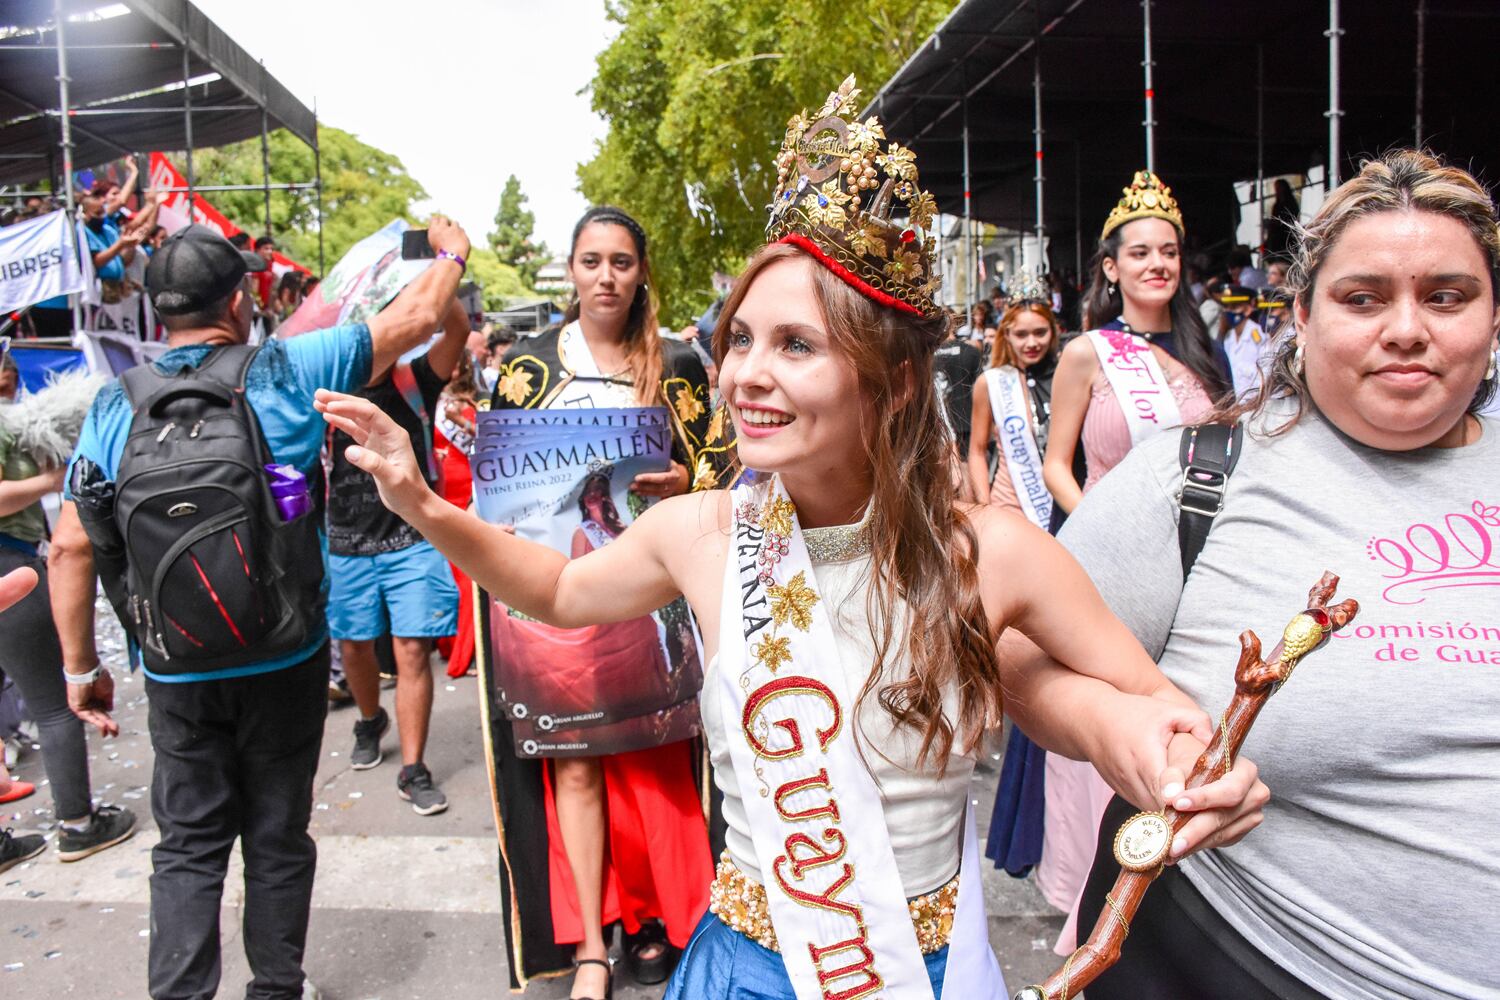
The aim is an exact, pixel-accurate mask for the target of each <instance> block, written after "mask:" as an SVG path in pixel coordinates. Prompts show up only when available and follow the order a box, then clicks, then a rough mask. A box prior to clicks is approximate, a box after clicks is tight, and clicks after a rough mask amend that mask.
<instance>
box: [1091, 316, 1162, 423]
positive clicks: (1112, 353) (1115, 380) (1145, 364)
mask: <svg viewBox="0 0 1500 1000" xmlns="http://www.w3.org/2000/svg"><path fill="white" fill-rule="evenodd" d="M1086 336H1087V337H1088V338H1089V342H1090V343H1092V344H1093V345H1094V353H1095V354H1097V355H1099V367H1100V368H1102V369H1104V377H1105V378H1107V379H1109V384H1110V388H1112V389H1114V391H1115V400H1116V401H1117V402H1118V403H1119V404H1120V410H1121V411H1122V412H1123V413H1124V414H1125V426H1127V427H1128V428H1130V443H1131V445H1132V446H1134V445H1137V444H1140V443H1141V441H1142V440H1144V439H1145V438H1148V437H1150V436H1151V435H1153V434H1155V433H1156V432H1157V431H1163V430H1166V429H1167V428H1168V427H1176V426H1177V425H1179V424H1181V423H1182V414H1181V412H1180V411H1179V410H1178V409H1177V400H1176V399H1175V398H1174V397H1173V396H1172V387H1171V386H1170V385H1168V384H1167V376H1166V375H1165V373H1163V372H1162V370H1161V364H1160V363H1159V362H1158V361H1157V360H1156V354H1155V353H1154V352H1153V351H1152V350H1151V344H1150V343H1149V342H1147V340H1146V338H1145V337H1142V336H1141V335H1140V334H1137V333H1131V332H1129V331H1127V330H1110V329H1104V330H1090V331H1089V332H1088V333H1087V334H1086Z"/></svg>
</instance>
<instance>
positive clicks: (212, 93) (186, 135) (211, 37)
mask: <svg viewBox="0 0 1500 1000" xmlns="http://www.w3.org/2000/svg"><path fill="white" fill-rule="evenodd" d="M125 6H126V7H127V8H129V14H130V15H133V17H122V18H120V19H119V21H121V22H128V23H127V24H121V25H119V26H116V25H114V24H113V23H112V22H111V21H110V20H109V19H106V20H105V21H100V22H92V21H85V22H70V21H69V19H68V18H69V14H70V13H76V12H77V10H78V9H79V4H78V3H76V2H74V0H50V2H49V3H48V4H47V5H46V8H43V7H41V6H37V7H36V8H34V9H35V11H36V13H37V15H38V20H41V19H42V18H43V17H50V23H49V24H45V25H42V26H40V28H39V29H38V34H37V36H36V38H37V41H36V42H35V43H24V42H16V41H7V42H4V43H0V49H3V50H5V51H7V52H16V53H28V54H31V55H37V54H39V53H40V52H44V51H46V50H48V49H51V50H53V51H55V53H56V60H57V105H56V107H46V106H45V105H46V103H47V102H46V99H45V98H44V97H42V96H40V95H37V96H31V93H30V92H29V91H28V92H22V89H21V88H19V87H15V86H13V85H10V84H7V85H6V86H0V99H3V100H4V101H6V102H7V104H8V107H9V108H10V109H11V110H12V111H22V112H29V114H23V115H22V116H21V117H20V118H15V119H12V120H11V121H10V123H9V124H8V125H7V126H6V128H5V129H4V130H0V140H4V141H3V142H0V173H3V175H4V178H5V180H7V181H9V180H20V181H35V180H40V179H41V178H42V177H44V176H45V177H46V178H47V181H48V185H47V186H48V189H49V191H50V192H55V191H56V188H57V185H58V183H59V170H58V167H61V183H62V188H63V190H62V198H63V202H64V205H65V207H66V208H67V210H68V213H69V215H70V216H72V215H73V213H74V209H75V204H74V197H73V177H74V169H75V167H76V166H77V164H76V160H77V154H78V142H77V141H76V137H78V136H81V137H82V141H83V142H84V144H85V145H87V146H88V147H89V152H88V153H87V154H85V155H89V156H100V157H101V160H102V159H103V158H114V157H116V156H122V155H123V156H135V155H137V152H138V151H144V150H147V149H161V148H163V147H164V146H165V148H168V149H170V148H174V147H173V145H171V144H170V143H171V142H175V141H176V140H175V138H174V139H172V140H169V142H168V143H163V142H160V141H156V140H157V139H158V137H159V135H160V131H161V129H160V123H161V121H162V120H163V116H164V115H170V114H171V110H170V107H169V106H168V105H167V104H166V103H164V102H165V101H166V100H169V99H170V95H171V91H172V89H174V88H177V87H180V88H181V90H182V96H181V101H180V108H181V122H182V127H181V132H180V136H181V140H182V149H183V150H184V152H185V162H184V166H185V168H186V169H185V172H184V174H185V178H186V181H187V185H186V188H177V187H167V188H162V189H161V190H163V191H166V192H168V193H176V192H185V193H186V194H187V195H188V198H189V200H190V203H191V201H192V199H195V198H196V197H197V196H198V195H200V194H203V193H205V192H213V191H252V190H253V191H260V192H262V194H263V197H264V206H265V209H264V213H265V215H264V225H265V233H266V234H267V235H273V234H272V228H273V219H272V211H271V192H273V191H286V192H299V191H312V192H313V194H314V198H315V205H316V216H317V225H318V270H319V272H320V273H321V272H322V271H323V270H324V269H325V261H324V259H323V233H322V225H323V212H322V153H321V149H320V148H319V147H320V144H319V143H318V141H317V117H316V113H309V112H308V111H307V109H306V108H305V107H303V106H302V105H300V104H299V103H297V102H296V99H295V98H294V97H292V96H291V95H290V94H289V93H288V92H287V91H286V90H285V88H284V87H282V86H281V84H279V83H277V82H276V81H275V80H274V78H272V77H271V76H270V75H269V74H268V73H267V72H266V69H265V66H264V64H263V63H260V64H258V65H256V66H255V68H254V69H253V70H252V69H250V67H249V66H247V65H243V64H245V63H246V62H247V61H248V56H246V55H245V53H244V52H243V50H241V49H239V47H238V46H236V45H234V43H233V42H232V40H230V39H228V37H227V36H225V35H223V33H222V32H221V31H219V29H218V28H217V27H216V26H215V25H213V23H212V22H211V21H209V19H208V18H206V17H205V16H204V15H203V14H202V12H200V11H199V10H198V9H197V8H196V7H195V6H193V5H192V4H191V3H184V2H180V0H171V2H165V0H127V2H126V4H125ZM29 12H30V11H28V13H29ZM71 24H79V26H80V28H81V30H83V31H84V34H85V35H86V36H87V38H88V39H89V40H86V41H81V42H80V41H77V40H70V38H69V35H70V33H71V27H70V25H71ZM49 32H50V33H51V35H52V44H51V45H50V46H48V45H46V44H45V38H46V35H47V34H48V33H49ZM142 35H150V36H151V40H149V41H142V40H140V37H141V36H142ZM160 36H165V37H160ZM70 49H71V50H74V51H75V52H76V51H87V52H89V53H91V54H92V57H91V58H92V60H93V62H97V61H98V59H100V58H108V57H109V55H110V54H116V55H119V54H121V53H133V52H139V55H134V54H132V55H130V56H129V61H128V62H126V63H124V64H123V65H125V66H127V67H132V68H133V67H134V66H135V65H136V64H137V63H139V64H141V65H146V64H147V63H149V66H148V69H147V70H143V71H142V75H143V76H144V77H145V78H147V79H148V80H149V82H150V83H151V84H153V86H152V87H151V88H150V89H147V90H146V91H145V92H144V93H142V92H141V91H140V90H139V88H133V87H132V86H131V84H130V83H129V82H125V81H121V82H120V83H119V84H118V85H117V87H115V88H114V91H118V92H114V91H110V90H108V89H107V86H103V85H101V84H100V81H99V79H98V76H99V68H98V67H97V66H92V65H91V66H87V67H86V69H88V70H92V71H93V76H94V79H93V80H92V82H93V84H94V87H93V92H92V93H91V94H90V93H88V92H87V91H88V89H89V88H88V87H85V91H86V93H85V94H84V96H83V98H82V99H81V100H80V98H79V96H78V95H77V94H76V93H74V92H73V91H72V89H70V84H71V83H72V82H73V81H72V80H71V78H70V76H69V73H68V52H69V50H70ZM169 53H173V56H172V58H176V55H177V54H180V70H179V71H178V72H177V74H176V75H177V76H178V77H180V79H175V80H174V79H171V78H170V77H171V71H170V70H168V69H166V64H164V63H163V61H162V60H163V59H164V58H166V57H167V56H168V54H169ZM17 58H20V57H19V56H17ZM86 62H88V60H86ZM164 70H165V72H163V71H164ZM15 71H16V72H18V73H20V72H22V67H21V66H20V65H19V64H17V65H16V69H15ZM195 74H196V75H195ZM205 74H217V76H218V79H217V80H214V79H213V78H212V77H211V76H209V77H207V79H208V82H207V83H205V82H204V79H205ZM86 75H87V74H86ZM195 81H196V82H195ZM195 87H201V88H203V90H204V91H205V93H206V94H207V98H208V99H207V100H206V101H195V99H194V97H195V95H194V89H195ZM236 94H237V95H238V99H236V97H235V96H234V95H236ZM129 95H134V96H129ZM75 101H78V102H79V103H78V106H75V104H74V102H75ZM251 113H254V114H256V115H257V117H258V122H257V123H256V124H258V126H259V127H258V134H259V137H260V144H261V183H260V184H216V185H204V184H199V183H198V177H197V170H196V167H195V164H194V159H193V154H194V152H195V151H196V149H197V141H196V139H195V123H196V121H201V120H204V116H208V120H209V128H208V131H209V133H210V135H209V136H208V138H209V140H210V141H211V142H214V143H216V144H217V143H219V142H226V141H238V140H239V139H241V138H248V137H249V136H246V135H245V133H246V132H247V131H249V129H247V128H245V127H244V126H245V124H246V123H245V122H244V121H243V120H242V119H235V120H234V123H233V124H226V123H227V122H229V121H230V120H231V119H233V118H234V116H243V115H245V114H251ZM308 117H310V120H311V127H310V128H309V127H308V125H307V118H308ZM80 119H91V120H98V121H99V122H100V124H99V125H97V126H94V127H91V128H90V127H85V126H83V125H82V124H80V123H79V120H80ZM273 119H275V121H276V122H277V123H278V125H286V127H288V128H290V129H291V130H292V131H293V133H294V134H296V135H297V136H298V137H299V138H301V139H303V141H305V142H307V144H308V145H309V146H310V147H311V149H312V151H313V162H314V177H313V179H311V180H307V181H298V182H292V183H272V181H271V151H270V132H271V128H272V124H273ZM129 121H139V122H141V124H140V125H139V126H123V125H120V124H119V123H123V122H129ZM50 122H55V123H56V125H57V132H56V134H55V135H56V140H55V145H56V147H57V148H58V149H60V151H61V153H62V156H61V163H60V164H59V163H58V162H57V160H56V159H55V158H54V157H53V156H52V154H51V153H50V152H41V151H35V152H33V151H30V149H35V147H36V145H38V144H39V140H44V136H45V135H46V131H47V123H50ZM289 122H295V123H296V124H288V123H289ZM251 134H252V135H253V134H254V133H251ZM136 136H141V137H146V136H150V137H151V139H152V141H150V142H149V143H148V142H146V141H145V140H144V139H143V141H142V143H141V144H139V145H136V144H134V143H132V141H131V140H132V138H134V137H136ZM28 147H30V149H28ZM132 147H133V148H132ZM101 160H93V159H90V160H89V161H87V162H86V164H85V165H87V163H91V162H101ZM39 161H45V166H43V165H42V163H41V162H39ZM9 193H11V194H30V193H33V192H32V191H31V190H29V186H28V185H24V184H23V185H21V186H20V187H18V188H17V189H16V190H14V191H10V192H9ZM37 193H40V192H37ZM189 215H190V216H191V215H192V213H191V211H190V212H189Z"/></svg>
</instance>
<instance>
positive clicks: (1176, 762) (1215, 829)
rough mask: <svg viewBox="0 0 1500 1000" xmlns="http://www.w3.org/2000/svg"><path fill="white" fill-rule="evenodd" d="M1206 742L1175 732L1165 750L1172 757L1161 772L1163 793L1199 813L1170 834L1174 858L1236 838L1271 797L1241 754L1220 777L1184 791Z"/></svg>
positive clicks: (1255, 820) (1166, 798) (1255, 819)
mask: <svg viewBox="0 0 1500 1000" xmlns="http://www.w3.org/2000/svg"><path fill="white" fill-rule="evenodd" d="M1209 738H1210V739H1211V738H1212V734H1211V733H1210V734H1209ZM1207 745H1208V744H1207V741H1206V740H1200V739H1199V738H1198V737H1197V734H1196V733H1193V734H1186V733H1182V734H1178V735H1177V736H1176V737H1174V738H1173V740H1172V745H1171V746H1170V747H1169V748H1168V751H1167V754H1168V757H1169V760H1170V763H1169V765H1168V767H1167V769H1166V770H1164V771H1163V772H1162V775H1161V799H1162V801H1163V802H1164V803H1166V804H1167V805H1169V806H1171V807H1172V808H1173V809H1176V810H1177V811H1178V812H1180V813H1196V814H1197V815H1195V816H1194V817H1193V818H1192V819H1191V820H1189V821H1188V824H1187V825H1186V826H1184V827H1183V828H1182V830H1181V831H1180V832H1178V834H1177V836H1176V837H1174V838H1173V840H1172V850H1171V857H1172V860H1174V861H1176V860H1179V859H1181V858H1182V857H1183V856H1184V855H1186V854H1189V853H1191V852H1193V851H1203V850H1207V849H1208V848H1210V847H1228V846H1229V845H1230V844H1233V843H1236V842H1237V841H1239V840H1240V839H1241V838H1242V837H1244V836H1245V834H1247V833H1249V832H1250V831H1251V830H1253V829H1255V828H1256V827H1257V826H1259V825H1260V822H1261V820H1263V819H1264V818H1265V813H1264V811H1263V810H1264V809H1265V807H1266V803H1267V802H1269V801H1270V800H1271V790H1270V789H1269V788H1267V787H1266V785H1265V783H1264V782H1263V781H1261V780H1260V772H1259V769H1258V768H1256V766H1255V764H1254V762H1252V761H1250V760H1249V759H1247V758H1245V757H1241V758H1240V759H1239V760H1237V761H1235V762H1234V768H1233V770H1231V771H1230V772H1229V773H1228V774H1226V775H1225V776H1224V777H1222V778H1220V779H1219V780H1217V781H1211V782H1209V783H1208V784H1206V785H1202V786H1201V787H1198V788H1193V789H1189V790H1187V791H1183V784H1184V782H1185V781H1186V779H1187V775H1189V774H1191V773H1192V770H1193V764H1194V763H1196V762H1197V760H1198V756H1199V755H1200V754H1202V753H1203V749H1204V747H1206V746H1207Z"/></svg>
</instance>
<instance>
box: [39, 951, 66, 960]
mask: <svg viewBox="0 0 1500 1000" xmlns="http://www.w3.org/2000/svg"><path fill="white" fill-rule="evenodd" d="M61 954H62V952H61V951H57V950H53V951H49V952H47V954H45V955H43V956H42V957H43V958H57V957H58V956H59V955H61Z"/></svg>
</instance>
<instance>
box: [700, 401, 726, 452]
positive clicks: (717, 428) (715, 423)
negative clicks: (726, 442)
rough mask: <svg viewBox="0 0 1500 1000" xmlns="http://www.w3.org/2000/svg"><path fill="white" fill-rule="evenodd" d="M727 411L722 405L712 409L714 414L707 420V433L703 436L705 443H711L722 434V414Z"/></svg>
mask: <svg viewBox="0 0 1500 1000" xmlns="http://www.w3.org/2000/svg"><path fill="white" fill-rule="evenodd" d="M727 412H729V411H728V409H727V408H726V407H724V406H720V407H719V408H718V409H717V410H714V415H713V416H712V417H710V418H709V421H708V434H707V435H706V436H705V437H704V438H703V443H704V444H705V445H710V444H713V443H714V442H715V441H717V440H719V438H721V437H723V436H724V414H725V413H727Z"/></svg>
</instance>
